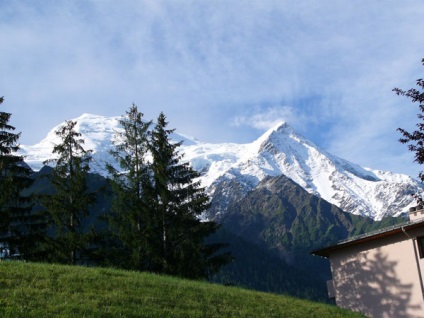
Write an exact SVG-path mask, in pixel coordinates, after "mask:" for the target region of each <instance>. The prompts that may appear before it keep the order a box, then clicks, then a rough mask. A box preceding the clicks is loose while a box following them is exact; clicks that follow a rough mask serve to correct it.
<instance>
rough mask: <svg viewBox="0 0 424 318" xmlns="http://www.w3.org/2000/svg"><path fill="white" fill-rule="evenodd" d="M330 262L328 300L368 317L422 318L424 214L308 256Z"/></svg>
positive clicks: (411, 215) (414, 213) (413, 214)
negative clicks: (331, 277) (326, 259)
mask: <svg viewBox="0 0 424 318" xmlns="http://www.w3.org/2000/svg"><path fill="white" fill-rule="evenodd" d="M311 253H312V254H314V255H319V256H322V257H325V258H328V259H329V260H330V264H331V272H332V276H333V279H332V280H330V281H328V282H327V287H328V293H329V297H335V301H336V304H337V306H339V307H342V308H346V309H350V310H353V311H358V312H361V313H363V314H364V315H366V316H368V317H388V318H389V317H390V318H392V317H396V318H406V317H408V318H409V317H414V318H418V317H423V318H424V281H423V275H424V210H423V209H422V207H418V210H417V209H415V208H413V209H411V211H410V212H409V221H408V222H405V223H403V224H399V225H396V226H392V227H389V228H385V229H381V230H379V231H375V232H372V233H367V234H364V235H360V236H356V237H353V238H350V239H347V240H344V241H340V242H338V243H337V244H335V245H332V246H328V247H325V248H322V249H319V250H316V251H313V252H311Z"/></svg>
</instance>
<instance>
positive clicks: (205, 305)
mask: <svg viewBox="0 0 424 318" xmlns="http://www.w3.org/2000/svg"><path fill="white" fill-rule="evenodd" d="M0 317H302V318H304V317H319V318H323V317H362V316H360V315H358V314H355V313H351V312H348V311H345V310H342V309H340V308H337V307H335V306H330V305H325V304H320V303H314V302H309V301H305V300H299V299H296V298H291V297H286V296H281V295H274V294H267V293H260V292H254V291H250V290H244V289H240V288H236V287H225V286H221V285H214V284H210V283H205V282H198V281H190V280H183V279H178V278H173V277H166V276H159V275H152V274H147V273H138V272H129V271H122V270H115V269H104V268H84V267H72V266H62V265H47V264H33V263H23V262H4V261H3V262H0Z"/></svg>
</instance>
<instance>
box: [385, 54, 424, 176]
mask: <svg viewBox="0 0 424 318" xmlns="http://www.w3.org/2000/svg"><path fill="white" fill-rule="evenodd" d="M421 63H422V64H423V65H424V59H422V60H421ZM416 83H417V86H418V89H416V88H411V89H409V90H407V91H405V90H402V89H399V88H394V89H393V91H394V92H395V93H396V94H397V95H401V96H406V97H408V98H410V99H411V101H412V102H413V103H418V104H419V109H420V112H421V113H419V114H417V117H418V119H419V120H420V121H423V120H424V114H423V113H424V80H423V79H422V78H420V79H417V82H416ZM416 126H417V127H418V130H415V131H413V132H412V133H411V132H408V131H406V130H405V129H402V128H398V129H397V130H398V131H399V132H400V133H401V134H402V135H403V138H400V139H399V141H400V142H401V143H403V144H408V149H409V150H410V151H412V152H415V160H414V161H415V162H417V163H418V164H420V165H422V164H423V163H424V122H419V123H417V125H416ZM418 177H419V178H420V179H421V181H424V172H422V171H421V172H420V173H419V175H418Z"/></svg>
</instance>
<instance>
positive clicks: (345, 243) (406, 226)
mask: <svg viewBox="0 0 424 318" xmlns="http://www.w3.org/2000/svg"><path fill="white" fill-rule="evenodd" d="M423 226H424V219H420V220H418V221H409V222H406V223H401V224H397V225H394V226H391V227H386V228H383V229H380V230H377V231H372V232H369V233H365V234H361V235H357V236H353V237H350V238H347V239H345V240H342V241H339V242H337V243H336V244H332V245H329V246H326V247H324V248H320V249H317V250H314V251H311V252H310V254H313V255H317V256H322V257H325V258H329V257H330V255H331V254H332V253H333V252H335V251H338V250H341V249H344V248H346V247H349V246H353V245H359V244H363V243H366V242H369V241H373V240H377V239H381V238H383V237H387V236H392V235H395V234H398V233H402V232H403V231H407V230H412V229H415V228H419V227H423Z"/></svg>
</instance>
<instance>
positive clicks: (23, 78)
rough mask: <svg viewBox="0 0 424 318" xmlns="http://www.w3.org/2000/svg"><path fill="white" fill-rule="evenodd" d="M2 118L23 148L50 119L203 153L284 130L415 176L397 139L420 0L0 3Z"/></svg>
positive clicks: (404, 120) (419, 52)
mask: <svg viewBox="0 0 424 318" xmlns="http://www.w3.org/2000/svg"><path fill="white" fill-rule="evenodd" d="M0 12H1V19H0V96H4V97H5V102H4V104H3V105H2V110H4V111H10V112H12V114H13V116H12V119H11V122H10V123H11V124H12V125H14V126H15V127H16V128H17V130H18V131H22V138H21V143H22V144H34V143H36V142H38V141H40V140H41V139H42V138H43V137H44V136H45V135H46V134H47V132H48V131H49V130H50V129H51V128H52V127H53V126H55V125H57V124H59V123H60V122H62V121H64V120H67V119H72V118H76V117H78V116H80V115H81V114H82V113H93V114H100V115H106V116H116V115H122V114H124V113H125V111H126V110H128V109H129V107H130V106H131V104H132V103H133V102H134V103H135V104H137V105H138V106H139V109H140V110H141V111H142V112H143V113H144V114H145V117H146V118H147V119H154V118H156V117H157V115H158V114H159V112H160V111H163V112H164V113H165V114H166V115H167V117H168V120H169V121H170V127H174V128H176V129H177V132H180V133H184V134H187V135H192V136H195V137H197V138H198V139H200V140H202V141H207V142H240V143H241V142H243V143H244V142H251V141H253V140H255V139H256V138H258V137H259V136H260V135H261V134H262V133H263V132H264V131H265V130H266V129H267V128H269V127H271V126H272V125H274V124H275V123H276V122H278V121H281V120H284V121H287V122H288V123H289V124H290V125H291V126H292V127H294V128H295V129H296V130H297V131H298V132H300V133H301V134H303V135H304V136H305V137H306V138H308V139H310V140H311V141H313V142H315V143H316V144H317V145H319V146H320V147H321V148H323V149H324V150H326V151H328V152H330V153H332V154H334V155H337V156H339V157H342V158H344V159H347V160H350V161H352V162H355V163H358V164H361V165H364V166H368V167H372V168H375V169H382V170H392V171H395V172H402V173H407V174H410V175H412V176H414V177H416V176H417V173H418V170H420V169H421V167H419V166H418V165H417V164H415V163H413V162H412V161H413V155H412V153H409V152H408V150H407V149H406V146H404V145H401V144H399V142H398V141H397V140H398V139H399V137H400V135H399V133H398V132H396V128H398V127H402V128H406V129H410V130H412V129H414V128H415V126H414V125H415V123H416V122H417V119H416V114H417V113H418V107H417V105H414V104H412V103H411V102H410V101H409V100H407V99H405V98H402V97H398V96H396V95H395V94H394V93H393V92H392V89H393V88H394V87H400V88H405V89H408V88H411V87H414V85H415V80H416V79H417V78H421V77H423V73H424V67H423V66H422V65H421V58H423V57H424V41H423V37H422V33H423V31H424V19H423V16H424V2H423V1H422V0H411V1H405V2H403V1H391V0H388V1H377V0H376V1H369V0H366V1H364V0H358V1H347V0H346V1H342V0H320V1H318V0H316V1H313V0H311V1H302V0H300V1H288V0H276V1H273V0H261V1H253V0H252V1H246V0H225V1H224V0H216V1H212V0H211V1H206V0H203V1H198V0H197V1H189V0H180V1H178V0H175V1H171V0H168V1H160V0H159V1H158V0H155V1H153V0H152V1H141V0H140V1H135V0H134V1H125V0H123V1H112V0H111V1H108V0H104V1H88V0H84V1H83V0H80V1H77V0H74V1H50V0H44V1H29V0H28V1H25V0H21V1H7V0H0Z"/></svg>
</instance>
